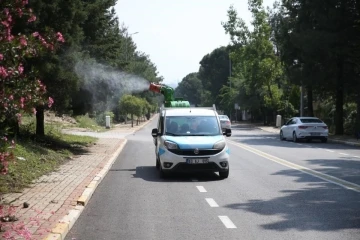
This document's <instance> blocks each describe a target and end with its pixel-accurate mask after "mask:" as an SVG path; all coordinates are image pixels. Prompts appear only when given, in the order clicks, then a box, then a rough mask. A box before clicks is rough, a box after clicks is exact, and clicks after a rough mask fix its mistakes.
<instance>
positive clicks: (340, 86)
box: [335, 60, 344, 135]
mask: <svg viewBox="0 0 360 240" xmlns="http://www.w3.org/2000/svg"><path fill="white" fill-rule="evenodd" d="M337 70H338V76H337V79H336V112H335V116H336V117H335V134H337V135H342V134H344V124H343V123H344V120H343V116H344V110H343V106H344V83H343V78H342V77H343V61H342V60H338V69H337Z"/></svg>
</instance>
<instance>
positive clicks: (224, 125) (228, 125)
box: [219, 115, 231, 132]
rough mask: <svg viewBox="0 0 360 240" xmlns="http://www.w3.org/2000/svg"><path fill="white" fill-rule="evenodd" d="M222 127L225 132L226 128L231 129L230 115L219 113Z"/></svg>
mask: <svg viewBox="0 0 360 240" xmlns="http://www.w3.org/2000/svg"><path fill="white" fill-rule="evenodd" d="M219 119H220V124H221V129H222V131H223V132H225V130H226V129H231V122H230V119H229V117H228V116H226V115H219Z"/></svg>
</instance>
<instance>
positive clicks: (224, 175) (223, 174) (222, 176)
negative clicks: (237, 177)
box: [219, 169, 229, 179]
mask: <svg viewBox="0 0 360 240" xmlns="http://www.w3.org/2000/svg"><path fill="white" fill-rule="evenodd" d="M219 176H220V178H221V179H225V178H228V177H229V169H228V170H226V171H225V172H219Z"/></svg>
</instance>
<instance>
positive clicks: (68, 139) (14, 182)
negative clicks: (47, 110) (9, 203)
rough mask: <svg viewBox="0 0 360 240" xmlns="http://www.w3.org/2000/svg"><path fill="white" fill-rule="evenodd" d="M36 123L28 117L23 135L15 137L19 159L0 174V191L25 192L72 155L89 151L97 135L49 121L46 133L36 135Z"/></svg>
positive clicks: (15, 151)
mask: <svg viewBox="0 0 360 240" xmlns="http://www.w3.org/2000/svg"><path fill="white" fill-rule="evenodd" d="M33 125H34V124H33V123H32V122H31V121H27V122H26V123H25V124H24V123H23V125H22V126H21V135H20V136H19V137H17V139H16V140H15V142H16V147H15V149H14V155H15V159H14V161H11V162H10V164H9V171H8V174H6V175H0V195H1V194H3V193H10V192H21V191H22V190H23V189H24V188H25V187H28V186H29V185H30V184H31V183H33V181H34V180H36V179H38V178H39V177H41V176H43V175H46V174H48V173H51V172H53V171H56V169H57V168H58V167H59V166H60V165H61V164H63V163H66V162H67V161H69V160H70V159H71V157H72V156H74V155H77V154H83V153H86V152H87V147H88V146H90V145H91V144H93V143H94V142H95V141H96V138H93V137H88V136H77V135H67V134H62V133H61V129H62V125H61V124H59V123H57V124H46V125H45V137H42V138H38V137H35V135H34V134H33V133H34V126H33Z"/></svg>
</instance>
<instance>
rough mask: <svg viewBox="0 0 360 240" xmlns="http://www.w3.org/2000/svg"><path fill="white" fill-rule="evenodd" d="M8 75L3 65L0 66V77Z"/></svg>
mask: <svg viewBox="0 0 360 240" xmlns="http://www.w3.org/2000/svg"><path fill="white" fill-rule="evenodd" d="M8 75H9V74H8V72H7V71H6V69H5V68H4V67H3V66H0V77H3V78H6V77H7V76H8Z"/></svg>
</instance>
